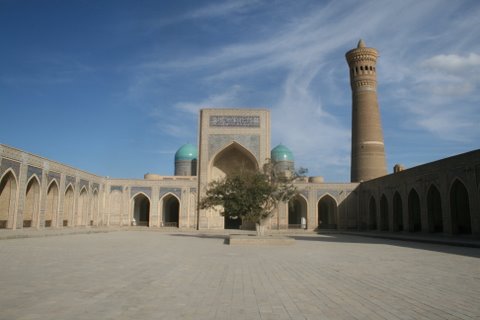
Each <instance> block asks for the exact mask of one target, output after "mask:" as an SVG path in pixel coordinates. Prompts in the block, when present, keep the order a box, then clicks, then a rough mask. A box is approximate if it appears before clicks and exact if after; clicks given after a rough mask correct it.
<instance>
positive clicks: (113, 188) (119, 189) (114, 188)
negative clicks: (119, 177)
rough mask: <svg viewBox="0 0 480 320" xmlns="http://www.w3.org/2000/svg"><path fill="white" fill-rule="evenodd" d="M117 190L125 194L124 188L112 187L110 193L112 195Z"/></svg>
mask: <svg viewBox="0 0 480 320" xmlns="http://www.w3.org/2000/svg"><path fill="white" fill-rule="evenodd" d="M115 190H117V191H120V192H123V187H122V186H111V187H110V193H112V192H113V191H115Z"/></svg>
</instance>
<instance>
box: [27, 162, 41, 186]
mask: <svg viewBox="0 0 480 320" xmlns="http://www.w3.org/2000/svg"><path fill="white" fill-rule="evenodd" d="M42 173H43V170H42V169H40V168H37V167H33V166H28V168H27V181H28V179H30V178H31V176H33V175H36V176H37V178H38V180H40V182H42Z"/></svg>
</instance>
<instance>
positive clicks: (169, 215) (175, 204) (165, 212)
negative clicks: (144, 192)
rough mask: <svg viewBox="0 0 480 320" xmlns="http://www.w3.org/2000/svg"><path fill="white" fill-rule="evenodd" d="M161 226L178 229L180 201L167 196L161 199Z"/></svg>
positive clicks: (174, 197) (173, 196) (170, 195)
mask: <svg viewBox="0 0 480 320" xmlns="http://www.w3.org/2000/svg"><path fill="white" fill-rule="evenodd" d="M161 208H162V226H163V227H176V228H178V226H179V222H180V200H178V198H177V197H176V196H175V195H173V194H171V193H170V194H167V195H165V196H164V197H163V198H162V201H161Z"/></svg>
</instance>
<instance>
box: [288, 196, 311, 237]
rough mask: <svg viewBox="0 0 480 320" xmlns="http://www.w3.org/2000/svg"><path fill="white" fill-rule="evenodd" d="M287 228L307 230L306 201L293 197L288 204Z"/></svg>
mask: <svg viewBox="0 0 480 320" xmlns="http://www.w3.org/2000/svg"><path fill="white" fill-rule="evenodd" d="M288 228H291V229H299V228H300V229H306V228H307V201H306V200H305V198H303V197H302V196H300V195H297V196H295V197H294V198H293V199H291V200H290V201H289V203H288Z"/></svg>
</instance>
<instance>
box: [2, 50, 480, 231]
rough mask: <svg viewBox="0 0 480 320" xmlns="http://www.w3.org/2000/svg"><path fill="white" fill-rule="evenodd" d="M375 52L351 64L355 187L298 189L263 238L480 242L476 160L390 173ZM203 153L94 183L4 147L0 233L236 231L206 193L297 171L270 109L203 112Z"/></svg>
mask: <svg viewBox="0 0 480 320" xmlns="http://www.w3.org/2000/svg"><path fill="white" fill-rule="evenodd" d="M376 58H377V53H376V50H375V49H373V48H366V47H365V45H364V43H363V41H361V42H359V44H358V46H357V48H356V49H352V50H351V51H349V52H348V53H347V62H348V64H349V68H350V77H351V85H352V182H351V183H327V182H324V181H323V178H322V177H310V178H302V179H299V180H298V181H296V182H295V185H296V187H297V188H298V191H299V192H298V195H297V196H296V197H295V198H293V199H292V200H291V201H290V203H281V204H280V205H279V207H278V209H277V211H276V212H275V214H274V215H273V216H272V217H271V218H270V219H269V221H268V222H267V226H266V227H267V229H270V230H288V229H305V230H311V231H313V230H318V229H341V230H380V231H385V232H424V233H444V234H451V235H455V234H468V235H473V236H480V150H475V151H471V152H467V153H464V154H461V155H457V156H454V157H450V158H446V159H442V160H439V161H435V162H432V163H428V164H424V165H421V166H418V167H414V168H410V169H406V170H395V171H396V172H394V173H392V174H388V175H387V173H386V167H385V151H384V145H383V134H382V129H381V122H380V111H379V107H378V103H377V96H376V90H375V88H376V70H375V61H376ZM199 117H200V121H199V123H200V126H199V143H198V148H197V147H196V146H193V145H184V146H182V147H181V148H180V149H179V150H178V151H177V153H176V154H175V157H174V161H175V172H174V175H172V176H160V175H156V174H145V176H144V179H114V178H108V177H102V176H97V175H94V174H91V173H88V172H85V171H82V170H79V169H76V168H72V167H70V166H68V165H65V164H61V163H58V162H56V161H53V160H49V159H45V158H42V157H40V156H37V155H34V154H31V153H28V152H25V151H22V150H18V149H15V148H12V147H9V146H6V145H0V228H6V229H21V228H38V229H42V228H72V227H91V226H105V227H108V226H112V227H113V226H144V227H151V228H181V229H185V230H189V229H190V230H194V229H198V230H208V229H224V228H241V227H245V224H243V223H242V221H240V219H237V220H234V219H226V218H224V217H223V216H221V215H220V213H219V212H218V211H215V210H200V209H199V208H198V207H197V204H198V201H199V199H201V197H202V196H203V195H204V194H205V191H206V187H207V185H208V183H209V182H211V181H213V180H216V179H219V178H222V177H224V176H226V175H228V174H229V173H231V172H233V171H234V170H238V169H240V168H245V169H253V170H255V169H259V168H261V167H262V166H263V164H264V163H265V161H267V159H270V158H271V159H273V160H275V161H276V162H277V163H278V165H279V166H281V168H283V169H284V170H291V169H293V168H294V157H293V153H292V152H291V151H290V150H289V149H288V148H287V147H286V146H284V145H279V146H276V147H274V148H273V149H272V148H271V145H270V112H269V110H267V109H202V110H201V111H200V115H199Z"/></svg>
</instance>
